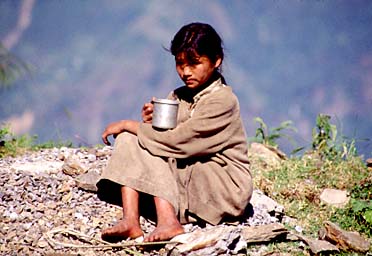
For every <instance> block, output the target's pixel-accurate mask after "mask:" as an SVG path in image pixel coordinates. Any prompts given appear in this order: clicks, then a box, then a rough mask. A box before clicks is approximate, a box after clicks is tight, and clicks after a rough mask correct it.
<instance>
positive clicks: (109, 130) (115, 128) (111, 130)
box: [102, 121, 125, 146]
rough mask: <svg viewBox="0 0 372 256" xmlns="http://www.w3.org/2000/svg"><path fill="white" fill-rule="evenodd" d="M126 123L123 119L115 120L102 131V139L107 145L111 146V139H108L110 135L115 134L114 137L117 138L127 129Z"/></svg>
mask: <svg viewBox="0 0 372 256" xmlns="http://www.w3.org/2000/svg"><path fill="white" fill-rule="evenodd" d="M124 126H125V125H124V123H123V121H118V122H114V123H111V124H109V125H108V126H107V127H106V129H105V130H104V131H103V133H102V141H103V143H105V144H106V145H108V146H110V145H111V143H110V141H109V140H108V139H107V138H108V137H109V136H110V135H113V136H114V138H116V136H118V134H119V133H121V132H123V131H124V130H125V127H124Z"/></svg>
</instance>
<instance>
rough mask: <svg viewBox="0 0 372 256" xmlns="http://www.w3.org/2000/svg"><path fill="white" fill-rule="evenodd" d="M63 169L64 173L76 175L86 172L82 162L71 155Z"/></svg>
mask: <svg viewBox="0 0 372 256" xmlns="http://www.w3.org/2000/svg"><path fill="white" fill-rule="evenodd" d="M62 171H63V173H64V174H67V175H70V176H76V175H80V174H83V173H86V170H85V168H84V167H83V166H82V164H81V163H80V161H79V159H77V158H76V157H74V156H69V157H67V158H66V159H65V162H64V164H63V166H62Z"/></svg>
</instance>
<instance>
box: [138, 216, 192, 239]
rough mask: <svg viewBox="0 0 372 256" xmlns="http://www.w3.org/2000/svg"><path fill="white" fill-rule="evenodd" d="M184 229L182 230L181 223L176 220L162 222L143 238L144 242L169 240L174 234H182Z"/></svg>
mask: <svg viewBox="0 0 372 256" xmlns="http://www.w3.org/2000/svg"><path fill="white" fill-rule="evenodd" d="M183 233H185V231H184V230H183V227H182V225H181V224H180V223H179V222H178V221H177V222H174V223H172V224H170V223H168V224H163V225H158V226H157V227H156V228H155V230H154V231H153V232H152V233H151V234H150V235H149V236H148V237H146V238H145V239H144V241H145V242H154V241H166V240H169V239H171V238H173V237H175V236H176V235H179V234H183Z"/></svg>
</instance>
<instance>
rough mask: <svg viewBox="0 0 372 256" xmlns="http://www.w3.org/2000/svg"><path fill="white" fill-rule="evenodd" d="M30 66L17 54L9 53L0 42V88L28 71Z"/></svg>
mask: <svg viewBox="0 0 372 256" xmlns="http://www.w3.org/2000/svg"><path fill="white" fill-rule="evenodd" d="M29 71H30V67H29V65H27V64H26V63H25V62H24V61H22V60H21V59H19V58H18V57H17V56H15V55H13V54H11V53H10V52H9V51H8V50H7V49H6V48H5V47H4V46H3V44H2V43H0V89H3V88H6V87H9V86H10V85H11V83H12V82H14V81H15V80H16V79H17V78H19V77H21V76H23V75H25V74H27V73H29Z"/></svg>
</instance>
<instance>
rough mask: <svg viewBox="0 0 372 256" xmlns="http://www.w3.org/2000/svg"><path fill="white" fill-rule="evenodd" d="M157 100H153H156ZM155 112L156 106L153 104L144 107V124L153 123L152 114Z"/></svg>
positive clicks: (148, 103)
mask: <svg viewBox="0 0 372 256" xmlns="http://www.w3.org/2000/svg"><path fill="white" fill-rule="evenodd" d="M154 99H155V98H152V100H154ZM153 111H154V105H153V104H152V102H147V103H145V104H144V105H143V107H142V121H143V122H144V123H149V124H151V123H152V112H153Z"/></svg>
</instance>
